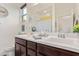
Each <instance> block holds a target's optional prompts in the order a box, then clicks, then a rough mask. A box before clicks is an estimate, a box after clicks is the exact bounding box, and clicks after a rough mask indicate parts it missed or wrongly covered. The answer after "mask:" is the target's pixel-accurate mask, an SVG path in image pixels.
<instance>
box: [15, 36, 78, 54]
mask: <svg viewBox="0 0 79 59" xmlns="http://www.w3.org/2000/svg"><path fill="white" fill-rule="evenodd" d="M16 37H18V38H22V39H25V40H29V41H33V42H36V43H41V44H45V45H48V46H52V47H57V48H62V49H66V50H70V51H73V52H77V53H79V39H77V38H55V37H51V36H50V37H48V38H42V39H34V38H33V36H32V35H16Z"/></svg>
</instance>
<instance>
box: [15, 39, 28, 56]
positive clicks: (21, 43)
mask: <svg viewBox="0 0 79 59" xmlns="http://www.w3.org/2000/svg"><path fill="white" fill-rule="evenodd" d="M26 48H27V47H26V40H24V39H21V38H16V40H15V56H26V51H27V50H26Z"/></svg>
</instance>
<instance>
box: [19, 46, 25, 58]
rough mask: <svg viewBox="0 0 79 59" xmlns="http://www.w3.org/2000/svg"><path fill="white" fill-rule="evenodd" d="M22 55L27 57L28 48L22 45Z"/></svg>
mask: <svg viewBox="0 0 79 59" xmlns="http://www.w3.org/2000/svg"><path fill="white" fill-rule="evenodd" d="M20 53H21V56H26V47H24V46H22V45H20Z"/></svg>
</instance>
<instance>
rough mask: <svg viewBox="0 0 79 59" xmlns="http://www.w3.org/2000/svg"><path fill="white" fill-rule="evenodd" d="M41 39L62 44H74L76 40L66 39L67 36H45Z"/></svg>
mask: <svg viewBox="0 0 79 59" xmlns="http://www.w3.org/2000/svg"><path fill="white" fill-rule="evenodd" d="M43 41H48V42H52V43H53V42H56V43H64V44H69V45H72V44H76V42H77V41H76V40H74V39H68V38H58V37H49V38H45V39H44V40H43Z"/></svg>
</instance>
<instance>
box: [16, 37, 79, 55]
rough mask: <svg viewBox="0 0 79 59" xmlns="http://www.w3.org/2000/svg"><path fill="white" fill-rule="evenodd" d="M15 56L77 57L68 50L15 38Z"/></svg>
mask: <svg viewBox="0 0 79 59" xmlns="http://www.w3.org/2000/svg"><path fill="white" fill-rule="evenodd" d="M15 42H16V43H15V56H79V53H76V52H72V51H70V50H66V49H62V48H58V47H54V46H49V45H45V44H42V43H37V42H33V41H29V40H24V39H21V38H15Z"/></svg>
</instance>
